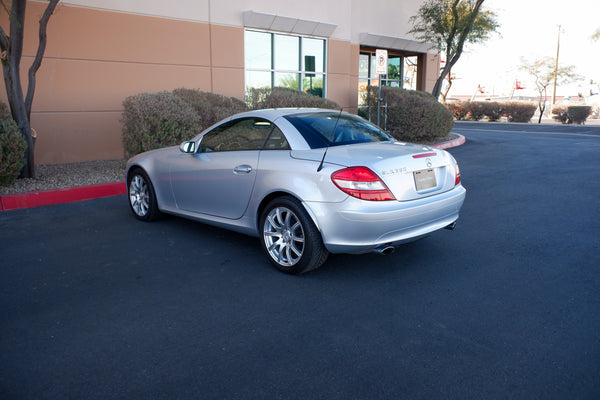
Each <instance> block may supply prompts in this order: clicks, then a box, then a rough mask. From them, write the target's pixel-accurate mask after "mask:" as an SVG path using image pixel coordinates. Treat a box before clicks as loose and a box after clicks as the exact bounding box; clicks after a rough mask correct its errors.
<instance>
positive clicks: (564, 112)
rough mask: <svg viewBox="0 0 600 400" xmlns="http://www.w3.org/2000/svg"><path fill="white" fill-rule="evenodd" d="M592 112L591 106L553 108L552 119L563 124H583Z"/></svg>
mask: <svg viewBox="0 0 600 400" xmlns="http://www.w3.org/2000/svg"><path fill="white" fill-rule="evenodd" d="M591 112H592V107H591V106H565V105H560V106H554V107H552V118H553V119H555V120H557V121H560V122H562V123H563V124H577V125H581V124H585V120H586V119H587V117H588V116H589V115H590V113H591Z"/></svg>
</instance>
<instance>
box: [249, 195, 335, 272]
mask: <svg viewBox="0 0 600 400" xmlns="http://www.w3.org/2000/svg"><path fill="white" fill-rule="evenodd" d="M259 228H260V236H261V245H262V248H263V250H264V251H265V253H266V254H267V257H268V258H269V261H271V263H272V264H273V265H274V266H275V268H277V269H278V270H280V271H282V272H285V273H287V274H302V273H305V272H308V271H312V270H313V269H316V268H318V267H320V266H321V265H322V264H323V263H324V262H325V260H326V259H327V256H328V254H329V253H328V252H327V249H326V248H325V246H323V239H322V237H321V233H320V232H319V230H318V229H317V227H316V226H315V224H314V223H313V221H312V219H311V218H310V216H309V215H308V213H307V212H306V210H305V209H304V207H303V206H302V204H301V203H300V202H299V201H298V200H297V199H295V198H294V197H290V196H284V197H279V198H277V199H274V200H272V201H271V202H270V203H269V204H268V205H267V206H266V207H265V209H264V210H263V212H262V214H261V216H260V222H259Z"/></svg>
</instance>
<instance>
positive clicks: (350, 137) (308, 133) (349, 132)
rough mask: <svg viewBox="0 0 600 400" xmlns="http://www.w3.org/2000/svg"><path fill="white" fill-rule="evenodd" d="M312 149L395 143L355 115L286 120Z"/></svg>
mask: <svg viewBox="0 0 600 400" xmlns="http://www.w3.org/2000/svg"><path fill="white" fill-rule="evenodd" d="M285 119H287V120H288V121H289V122H290V123H291V124H292V125H294V127H295V128H296V129H297V130H298V132H300V134H301V135H302V136H303V137H304V139H305V140H306V142H307V143H308V145H309V146H310V147H311V149H318V148H321V147H328V146H341V145H344V144H352V143H366V142H387V141H390V140H393V139H392V138H391V137H390V136H389V135H388V134H386V133H385V132H383V131H382V130H381V129H379V128H378V127H377V126H375V125H373V124H371V123H370V122H368V121H366V120H364V119H362V118H360V117H358V116H356V115H352V114H342V113H340V112H335V111H332V112H330V113H329V112H316V113H306V114H293V115H287V116H285Z"/></svg>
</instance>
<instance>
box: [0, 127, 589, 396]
mask: <svg viewBox="0 0 600 400" xmlns="http://www.w3.org/2000/svg"><path fill="white" fill-rule="evenodd" d="M455 131H456V132H458V133H461V134H463V135H465V136H466V137H467V142H466V144H465V145H463V146H461V147H458V148H454V149H451V150H450V152H451V153H452V154H453V155H454V156H455V157H456V159H457V160H458V162H459V164H460V166H461V173H462V179H463V184H464V185H465V186H466V187H467V190H468V192H467V199H466V201H465V205H464V207H463V209H462V215H461V218H460V220H459V223H458V225H457V228H456V230H455V231H453V232H450V231H440V232H436V233H434V234H433V235H431V236H430V237H428V238H426V239H424V240H421V241H418V242H415V243H411V244H407V245H405V246H403V247H401V248H399V249H398V250H397V251H396V252H395V253H394V254H392V255H390V256H385V257H384V256H378V255H374V254H368V255H361V256H352V255H332V256H330V258H329V259H328V261H327V263H326V264H325V265H324V266H323V267H322V268H320V269H319V270H317V271H315V272H313V273H310V274H307V275H304V276H301V277H294V276H287V275H284V274H281V273H279V272H277V271H276V270H275V269H273V268H272V267H271V266H270V265H269V264H268V262H267V260H266V258H265V256H264V255H263V254H262V253H261V250H260V247H259V243H258V239H255V238H250V237H246V236H242V235H239V234H236V233H231V232H228V231H224V230H220V229H217V228H212V227H209V226H205V225H202V224H199V223H194V222H190V221H185V220H180V219H176V218H166V219H164V220H162V221H159V222H156V223H142V222H139V221H137V220H135V219H134V218H133V216H132V215H131V214H130V211H129V209H128V206H127V200H126V198H125V197H124V196H115V197H109V198H104V199H97V200H90V201H82V202H77V203H71V204H61V205H54V206H46V207H39V208H31V209H22V210H15V211H6V212H2V213H0V254H1V258H0V308H1V309H2V313H1V314H0V398H2V399H534V398H539V399H566V398H572V399H598V398H600V313H599V310H600V290H599V287H600V268H599V266H600V186H599V178H600V172H599V170H600V157H599V156H598V154H599V153H600V127H585V126H584V127H563V126H556V125H543V126H537V125H533V124H530V125H523V124H512V125H511V124H475V123H457V125H456V126H455Z"/></svg>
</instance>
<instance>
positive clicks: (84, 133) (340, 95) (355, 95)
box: [0, 0, 439, 163]
mask: <svg viewBox="0 0 600 400" xmlns="http://www.w3.org/2000/svg"><path fill="white" fill-rule="evenodd" d="M422 2H423V1H422V0H405V1H401V2H400V1H397V0H379V1H376V2H375V1H368V0H321V1H311V0H305V1H294V2H286V1H275V0H173V1H168V2H167V1H164V0H145V1H139V0H103V1H97V0H65V1H62V2H61V3H60V5H59V6H58V7H57V10H56V12H55V14H54V15H53V16H52V18H51V19H50V23H49V25H48V44H47V49H46V53H45V58H44V61H43V63H42V66H41V68H40V70H39V72H38V75H37V77H38V83H37V88H36V94H35V100H34V105H33V112H32V126H33V127H34V128H35V129H36V131H37V134H38V140H37V144H36V162H37V163H62V162H74V161H83V160H94V159H115V158H122V157H123V150H122V145H121V122H120V119H121V111H122V102H123V100H124V99H125V98H126V97H127V96H130V95H133V94H137V93H141V92H158V91H162V90H171V89H174V88H178V87H185V88H194V89H200V90H204V91H210V92H214V93H219V94H223V95H227V96H235V97H237V98H240V99H244V96H245V91H246V88H248V87H259V86H269V85H270V86H273V85H277V86H288V87H295V88H297V89H300V90H304V91H306V92H310V93H313V94H316V95H320V96H323V97H327V98H330V99H332V100H333V101H335V102H337V103H339V104H341V105H343V106H344V109H345V110H349V111H352V112H357V110H358V107H359V97H360V96H359V92H360V90H362V89H364V87H366V85H367V83H368V82H369V81H371V82H372V83H374V84H378V83H377V82H378V81H377V77H378V76H377V75H376V74H375V71H374V69H375V68H374V67H375V50H376V49H386V50H388V54H389V56H388V57H389V68H390V69H389V73H388V78H389V81H386V84H388V85H393V86H402V87H405V88H413V89H420V90H431V88H432V87H433V84H434V81H435V78H436V74H437V72H438V70H439V60H438V57H437V56H436V55H435V54H430V53H428V50H429V49H428V46H426V45H424V44H422V43H419V42H416V41H414V40H411V39H410V35H409V34H408V33H407V32H408V30H409V29H410V27H409V24H408V19H409V17H410V16H412V15H414V14H416V12H417V9H418V7H419V6H420V4H421V3H422ZM27 7H28V8H27V16H26V23H25V48H24V57H23V61H22V68H23V76H24V77H25V76H26V71H27V69H28V68H29V65H30V64H31V61H32V60H33V56H34V54H35V51H36V50H37V29H38V20H39V18H40V16H41V14H42V13H43V10H44V7H45V2H44V1H29V2H28V5H27ZM2 17H4V18H5V17H6V16H5V15H2ZM2 24H3V26H6V22H3V23H2ZM0 96H1V98H2V100H3V101H5V102H6V94H5V90H4V87H3V85H2V90H1V95H0Z"/></svg>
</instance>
